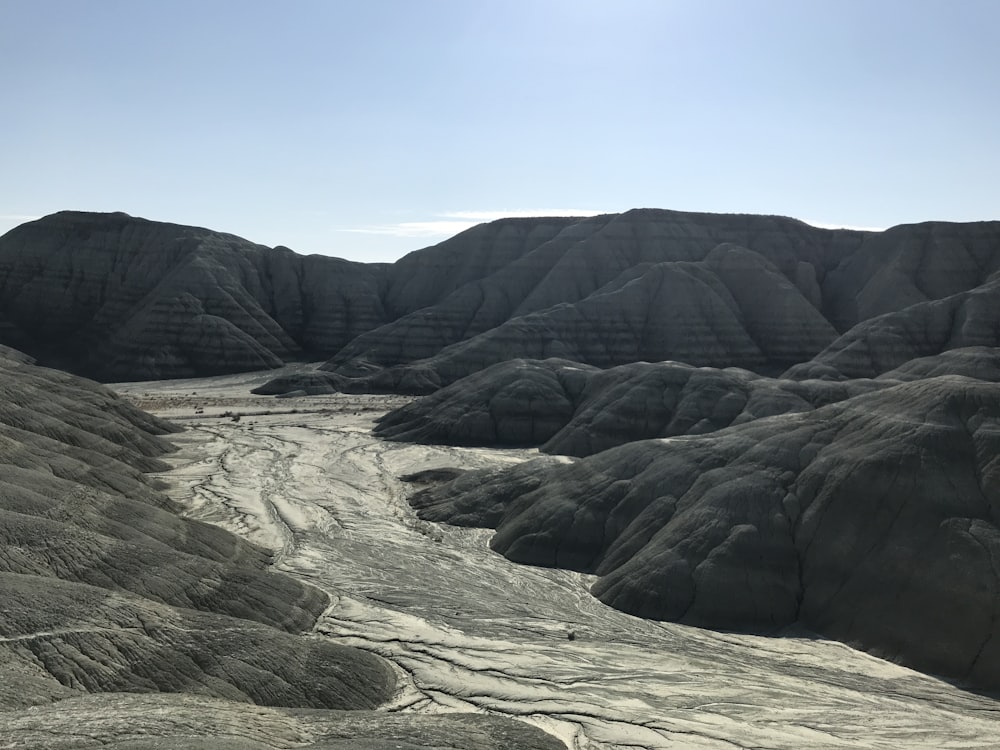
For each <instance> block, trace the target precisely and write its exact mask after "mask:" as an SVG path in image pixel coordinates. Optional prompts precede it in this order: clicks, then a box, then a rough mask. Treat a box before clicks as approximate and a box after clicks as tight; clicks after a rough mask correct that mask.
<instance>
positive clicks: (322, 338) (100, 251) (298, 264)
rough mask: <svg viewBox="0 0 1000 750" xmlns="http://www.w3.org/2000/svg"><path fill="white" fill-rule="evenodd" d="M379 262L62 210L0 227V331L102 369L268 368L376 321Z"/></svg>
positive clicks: (10, 339) (136, 373) (97, 372)
mask: <svg viewBox="0 0 1000 750" xmlns="http://www.w3.org/2000/svg"><path fill="white" fill-rule="evenodd" d="M383 268H384V267H383V266H366V265H364V264H360V263H349V262H347V261H342V260H338V259H335V258H326V257H321V256H309V257H303V256H299V255H296V254H295V253H293V252H292V251H290V250H288V249H287V248H275V249H274V250H271V249H269V248H265V247H262V246H260V245H254V244H252V243H250V242H247V241H246V240H243V239H240V238H239V237H235V236H233V235H227V234H221V233H218V232H212V231H209V230H207V229H200V228H197V227H184V226H178V225H175V224H164V223H160V222H151V221H146V220H144V219H135V218H132V217H130V216H127V215H125V214H85V213H77V212H63V213H59V214H54V215H52V216H48V217H45V218H43V219H39V220H38V221H34V222H30V223H28V224H23V225H21V226H20V227H17V228H15V229H13V230H11V231H10V232H8V233H7V234H5V235H4V236H3V237H0V336H2V337H3V338H2V340H3V341H5V342H6V343H8V344H12V345H15V346H19V347H20V348H23V349H26V350H27V351H29V353H31V354H34V355H35V356H37V357H39V358H40V359H41V360H42V361H43V362H45V363H47V364H54V365H57V366H63V367H66V368H67V369H72V370H75V371H78V372H83V373H86V374H88V375H92V376H95V377H98V378H100V379H105V380H139V379H147V378H148V379H154V378H163V377H187V376H197V375H209V374H217V373H223V372H239V371H242V370H259V369H266V368H269V367H277V366H280V365H281V364H282V362H283V361H286V360H288V359H291V358H295V357H299V356H302V355H303V354H309V355H312V356H317V355H322V354H324V353H331V352H335V351H336V350H337V349H339V348H340V347H341V346H343V345H344V344H346V343H347V342H348V341H350V340H351V339H352V338H354V337H355V336H357V335H358V334H359V333H360V332H362V331H364V330H367V329H369V328H372V327H374V326H375V325H378V324H380V323H383V322H385V315H384V313H383V311H382V308H381V284H382V275H383V274H382V271H383Z"/></svg>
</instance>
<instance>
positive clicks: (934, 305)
mask: <svg viewBox="0 0 1000 750" xmlns="http://www.w3.org/2000/svg"><path fill="white" fill-rule="evenodd" d="M567 236H570V237H571V238H572V239H573V240H575V241H574V242H573V243H571V244H567V243H566V242H565V240H566V237H567ZM998 265H1000V223H997V222H981V223H974V224H946V223H938V222H929V223H926V224H919V225H909V226H901V227H895V228H893V229H892V230H889V231H887V232H884V233H867V234H862V233H856V232H842V231H838V232H829V231H824V230H814V229H813V228H811V227H808V226H806V225H804V224H801V223H800V222H795V221H793V220H789V219H781V218H778V217H760V216H718V215H706V214H681V213H676V212H668V211H654V210H642V211H630V212H627V213H625V214H621V215H617V216H611V217H597V218H595V219H591V220H588V221H587V222H586V223H581V224H579V225H574V226H573V227H571V228H567V229H566V230H564V231H563V233H562V234H561V235H560V236H559V237H557V238H556V239H555V240H553V241H551V242H549V243H546V244H544V245H542V246H541V247H539V248H538V249H537V250H535V251H534V252H533V253H530V254H528V255H526V256H524V257H522V258H520V259H519V260H518V261H516V262H513V263H511V264H510V266H508V267H507V268H505V269H504V270H503V271H502V272H499V273H496V274H494V275H492V276H489V277H487V278H485V279H482V280H480V281H476V282H474V283H470V284H466V285H465V286H463V287H460V288H459V289H458V290H456V292H454V293H452V294H451V295H449V296H448V297H447V298H445V299H444V300H442V301H441V302H440V303H438V304H435V305H432V306H429V307H427V308H424V309H421V310H418V311H416V312H414V313H412V314H410V315H405V316H402V317H400V318H399V319H397V320H395V321H393V322H391V323H388V324H386V325H383V326H381V327H379V328H376V329H374V330H372V331H370V332H368V333H366V334H364V335H362V336H359V337H358V338H357V339H356V340H354V341H352V342H351V343H350V344H349V345H348V346H346V347H344V348H343V349H342V350H341V351H340V352H338V353H337V355H336V356H334V357H333V358H332V359H331V360H330V361H328V362H327V363H326V364H324V365H323V366H322V368H321V370H325V371H329V372H330V375H329V376H326V377H325V378H324V376H323V375H321V374H318V375H315V376H313V377H312V378H311V379H310V380H308V382H306V381H300V382H299V383H297V384H295V383H275V384H272V386H270V388H271V390H272V391H274V392H280V391H281V390H286V391H287V390H289V389H304V390H306V391H307V392H308V390H309V389H310V388H315V389H318V390H322V389H323V388H324V387H325V388H327V389H328V390H348V391H351V390H353V391H366V390H367V391H399V392H406V393H415V394H424V393H430V392H432V391H434V390H436V389H437V388H440V387H442V386H444V385H447V384H449V383H451V382H454V381H455V380H458V379H460V378H462V377H464V376H466V375H469V374H471V373H473V372H476V371H478V370H480V369H482V368H484V367H487V366H489V365H492V364H495V363H497V362H502V361H504V360H506V359H511V358H516V357H531V358H546V357H559V358H565V359H572V360H576V361H579V362H583V363H587V364H592V365H597V366H600V367H609V366H614V365H618V364H623V363H626V362H634V361H642V360H646V361H658V360H664V359H672V360H679V361H684V362H687V363H690V364H694V365H702V366H704V365H709V366H717V367H724V366H738V367H744V368H749V369H752V370H755V371H758V372H764V373H770V374H777V373H778V372H780V371H781V370H783V369H785V368H786V367H788V366H789V364H791V363H798V364H797V365H793V367H794V368H797V369H793V370H791V371H790V373H789V375H790V376H791V377H796V378H799V379H801V378H806V377H816V376H822V377H827V378H829V377H836V378H839V379H843V378H845V377H874V376H875V375H878V374H880V373H881V372H884V371H885V370H887V369H892V368H893V367H896V366H898V365H900V364H902V363H903V362H905V361H907V360H909V359H912V358H914V357H919V356H926V355H931V354H936V353H939V352H941V351H947V350H949V349H952V348H956V347H969V346H996V345H998V344H1000V339H998V338H997V334H996V331H997V330H1000V329H998V328H997V326H995V325H993V319H992V315H993V313H992V311H993V310H995V309H996V306H990V305H989V304H988V300H989V299H991V298H992V294H993V292H992V284H993V280H992V278H993V274H994V272H995V271H996V269H997V267H998ZM545 268H548V269H549V270H548V271H547V272H546V271H545V270H544V269H545ZM953 298H955V299H953ZM924 307H927V308H929V309H931V310H937V311H938V312H937V313H935V314H932V315H928V314H927V313H925V312H922V309H923V308H924ZM959 308H960V309H959ZM949 315H950V318H949V321H957V322H955V324H954V330H949V329H942V325H944V324H943V323H942V322H941V320H940V319H941V318H942V317H947V316H949ZM878 316H896V318H898V319H899V320H901V321H903V322H902V323H894V324H893V326H894V328H900V327H902V328H903V329H904V330H903V332H902V333H894V334H893V337H894V340H893V341H888V342H885V341H883V340H884V339H886V338H887V337H886V336H885V335H882V328H883V327H884V326H883V325H882V324H880V323H878V322H876V321H881V320H882V318H880V317H878ZM896 318H894V320H895V319H896ZM869 328H873V329H875V330H876V331H877V333H876V334H875V335H871V334H869V333H867V331H868V330H869ZM838 331H841V332H843V331H846V333H844V334H843V335H842V336H840V337H837V332H838ZM857 338H862V339H865V340H867V339H869V338H876V339H877V341H874V342H873V343H872V345H871V348H872V349H873V350H876V351H878V352H881V344H882V343H887V344H888V345H889V348H888V349H887V351H886V353H885V354H884V355H883V354H875V355H871V356H867V357H866V355H864V354H863V353H862V354H861V355H860V356H859V355H858V354H857V353H856V350H857V349H858V348H859V345H858V344H857V343H855V340H856V339H857ZM896 339H898V340H896ZM824 342H825V343H824ZM819 349H823V352H822V353H819ZM842 349H843V350H847V352H846V354H845V358H843V359H844V362H845V363H846V364H843V365H842V364H841V360H840V359H837V360H836V361H832V359H834V358H836V355H837V352H839V351H840V350H842ZM814 354H816V359H815V361H814V362H810V363H809V364H806V365H803V364H801V363H802V362H805V361H808V360H810V359H811V358H812V357H813V355H814ZM872 357H875V358H876V359H877V360H878V365H877V366H876V365H873V363H872V361H871V359H872ZM879 358H881V359H879ZM858 359H862V360H863V361H861V362H856V361H855V360H858ZM882 360H884V361H882ZM882 365H884V366H882Z"/></svg>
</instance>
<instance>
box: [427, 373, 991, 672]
mask: <svg viewBox="0 0 1000 750" xmlns="http://www.w3.org/2000/svg"><path fill="white" fill-rule="evenodd" d="M998 436H1000V394H998V392H997V388H996V386H995V385H994V384H991V383H983V382H981V381H975V380H970V379H967V378H961V377H955V376H948V377H941V378H933V379H929V380H921V381H916V382H913V383H907V384H901V385H896V386H894V387H890V388H885V389H882V390H878V391H874V392H872V393H868V394H865V395H860V396H857V397H855V398H851V399H848V400H846V401H842V402H840V403H836V404H831V405H828V406H824V407H822V408H819V409H815V410H813V411H809V412H805V413H797V414H786V415H780V416H775V417H771V418H765V419H757V420H754V421H751V422H748V423H746V424H742V425H736V426H732V427H729V428H727V429H723V430H720V431H717V432H714V433H711V434H708V435H703V436H688V437H683V438H671V439H666V440H647V441H640V442H634V443H629V444H627V445H624V446H621V447H618V448H613V449H611V450H607V451H604V452H602V453H599V454H597V455H594V456H591V457H589V458H586V459H582V460H579V461H577V462H575V463H571V464H568V465H567V464H558V463H557V464H553V463H551V460H542V461H539V462H530V463H527V464H522V465H520V466H518V467H516V468H513V469H507V470H501V471H496V472H492V473H487V474H482V473H476V472H473V473H469V474H465V475H462V476H460V477H459V478H458V479H455V480H454V481H452V482H449V483H446V484H443V485H441V486H438V487H433V488H428V489H425V490H423V491H421V492H419V493H417V494H416V495H415V496H413V498H412V499H411V503H412V504H413V505H414V506H415V507H417V508H418V509H419V515H420V516H421V517H422V518H424V519H427V520H434V521H446V522H450V523H460V524H465V525H482V526H490V527H494V528H496V529H497V533H496V535H495V536H494V538H493V540H492V542H491V546H492V547H493V549H495V550H496V551H498V552H500V553H502V554H504V555H505V556H507V557H508V558H510V559H511V560H514V561H517V562H523V563H528V564H532V565H544V566H554V567H563V568H569V569H573V570H579V571H584V572H588V573H594V574H596V575H597V576H598V580H597V582H596V583H595V584H594V587H593V593H594V594H595V595H596V596H597V597H599V598H600V599H601V600H602V601H604V602H606V603H607V604H609V605H611V606H614V607H617V608H619V609H622V610H625V611H627V612H630V613H633V614H636V615H638V616H641V617H648V618H655V619H665V620H675V621H679V622H684V623H689V624H692V625H699V626H704V627H712V628H731V629H741V630H754V631H765V632H775V631H779V630H780V629H781V628H783V627H785V626H788V625H791V624H793V623H799V624H802V625H805V626H806V627H808V628H811V629H813V630H815V631H817V632H819V633H821V634H823V635H825V636H827V637H831V638H835V639H839V640H842V641H845V642H847V643H850V644H853V645H856V646H859V647H862V648H865V649H868V650H870V651H873V652H875V653H877V654H879V655H882V656H885V657H887V658H891V659H895V660H900V661H903V662H905V663H907V664H909V665H911V666H915V667H917V668H918V669H922V670H926V671H930V672H935V673H939V674H944V675H949V676H952V677H956V678H959V679H962V680H965V681H968V682H969V683H971V684H975V685H978V686H982V687H989V688H996V687H998V686H1000V649H998V648H996V644H998V643H1000V632H998V627H1000V625H998V623H1000V618H998V614H1000V611H998V610H1000V568H998V566H997V563H996V561H997V560H1000V528H998V518H997V514H996V509H997V508H998V507H1000V494H998V488H1000V474H998V471H1000V463H998V461H997V458H996V457H997V456H998V455H1000V437H998Z"/></svg>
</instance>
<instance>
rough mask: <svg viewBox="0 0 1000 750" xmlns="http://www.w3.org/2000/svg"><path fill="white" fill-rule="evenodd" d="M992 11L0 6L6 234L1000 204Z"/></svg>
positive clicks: (791, 4) (593, 5)
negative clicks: (87, 219)
mask: <svg viewBox="0 0 1000 750" xmlns="http://www.w3.org/2000/svg"><path fill="white" fill-rule="evenodd" d="M998 30H1000V0H947V1H945V0H941V1H931V0H863V1H855V0H684V1H683V2H681V1H680V0H605V1H603V2H598V1H597V0H351V1H348V0H288V1H287V2H278V0H268V1H267V2H264V1H263V0H231V1H229V0H197V1H193V2H189V1H188V0H0V96H2V101H3V106H2V109H0V231H6V230H7V229H9V228H10V227H12V226H15V225H17V224H19V223H21V222H22V221H26V220H29V219H32V218H35V217H37V216H41V215H43V214H47V213H51V212H53V211H57V210H61V209H80V210H93V211H125V212H127V213H130V214H133V215H136V216H144V217H146V218H150V219H158V220H164V221H174V222H178V223H183V224H196V225H200V226H208V227H211V228H213V229H218V230H221V231H227V232H232V233H235V234H239V235H241V236H244V237H246V238H248V239H251V240H254V241H256V242H261V243H263V244H267V245H276V244H284V245H288V246H289V247H291V248H293V249H295V250H297V251H298V252H302V253H313V252H321V253H327V254H331V255H339V256H341V257H346V258H352V259H356V260H392V259H395V258H397V257H399V256H400V255H402V254H404V253H405V252H408V251H410V250H414V249H417V248H420V247H424V246H426V245H430V244H434V243H435V242H438V241H440V240H441V239H444V238H445V237H447V236H450V235H452V234H454V233H456V232H457V231H459V230H461V229H463V228H465V227H467V226H469V225H471V224H474V223H477V222H478V221H481V220H489V219H492V218H496V217H498V216H501V215H526V214H528V215H530V214H532V213H545V214H571V213H578V214H586V213H604V212H613V211H615V212H616V211H623V210H626V209H629V208H635V207H657V208H673V209H682V210H697V211H720V212H728V211H735V212H751V213H776V214H783V215H788V216H795V217H797V218H801V219H804V220H807V221H810V222H813V223H819V224H829V225H847V226H862V227H886V226H890V225H893V224H898V223H904V222H912V221H923V220H927V219H943V220H953V221H969V220H979V219H1000V37H998V36H997V35H998Z"/></svg>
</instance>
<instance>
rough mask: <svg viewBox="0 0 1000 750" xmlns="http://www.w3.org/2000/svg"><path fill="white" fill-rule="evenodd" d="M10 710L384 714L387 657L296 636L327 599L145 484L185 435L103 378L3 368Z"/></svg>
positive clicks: (1, 530) (3, 563) (1, 549)
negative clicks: (130, 702)
mask: <svg viewBox="0 0 1000 750" xmlns="http://www.w3.org/2000/svg"><path fill="white" fill-rule="evenodd" d="M0 373H2V375H3V385H2V386H0V388H2V391H3V398H2V399H0V466H2V468H3V471H2V477H0V592H2V595H0V598H2V600H3V602H4V605H3V609H2V611H0V633H2V635H0V673H2V674H3V679H2V680H0V684H2V686H3V687H2V688H0V705H3V706H4V707H5V708H14V707H19V706H27V705H35V704H39V703H46V702H48V701H51V700H54V699H59V698H64V697H67V696H71V695H78V694H80V693H88V692H119V691H142V692H148V691H150V690H154V691H164V692H192V693H198V694H201V695H206V696H216V697H220V698H227V699H229V700H236V701H250V702H256V703H262V704H270V705H289V706H309V707H315V708H321V707H325V708H373V707H375V706H376V705H378V704H379V703H381V702H383V701H384V700H386V699H387V698H388V697H389V696H390V695H391V693H392V689H393V685H394V678H393V677H392V673H391V671H390V670H389V668H388V667H387V666H386V665H384V664H383V663H382V662H381V661H380V660H379V659H377V658H375V657H372V656H370V655H368V654H366V653H362V652H358V651H355V650H353V649H349V648H344V647H341V646H337V645H335V644H333V643H330V642H326V641H318V640H310V639H304V638H302V637H300V636H296V635H294V634H295V633H298V632H299V631H302V630H306V629H310V628H311V627H312V625H313V623H314V622H315V620H316V618H317V617H318V616H319V614H321V613H322V612H323V610H324V609H325V608H326V606H327V604H328V597H327V596H326V594H324V593H323V592H321V591H319V590H318V589H314V588H311V587H308V586H304V585H302V584H300V583H298V582H296V581H294V580H292V579H290V578H287V577H285V576H281V575H277V574H274V573H271V572H269V571H268V570H267V567H268V565H269V563H270V560H269V557H268V556H267V554H265V553H264V552H263V551H262V550H260V549H258V548H256V547H254V546H252V545H250V544H247V543H246V542H244V541H242V540H241V539H239V538H238V537H235V536H233V535H232V534H230V533H228V532H226V531H223V530H222V529H219V528H216V527H214V526H210V525H207V524H204V523H200V522H197V521H193V520H190V519H186V518H183V517H181V516H179V515H178V514H177V512H176V508H174V507H173V505H172V504H171V502H170V501H169V500H168V499H167V498H166V497H164V496H163V495H161V494H160V493H159V492H158V491H157V490H156V488H155V487H154V486H153V484H152V483H151V482H150V481H149V480H148V479H147V478H146V476H145V473H144V472H147V471H153V470H163V469H165V468H167V467H166V465H165V464H164V463H162V462H161V461H160V460H159V458H158V456H160V455H162V454H163V453H165V452H167V451H169V450H170V446H169V444H168V443H166V442H164V440H163V439H162V437H161V436H162V435H165V434H168V433H169V432H171V431H173V429H174V428H173V427H172V426H171V425H169V424H167V423H165V422H162V421H160V420H158V419H156V418H154V417H151V416H150V415H148V414H145V413H144V412H141V411H139V410H138V409H135V408H133V407H131V406H130V405H128V404H127V403H125V402H124V401H122V400H121V399H119V398H118V397H116V396H115V395H114V394H113V393H112V392H111V391H108V390H106V389H105V388H103V387H101V386H98V385H97V384H96V383H92V382H89V381H85V380H81V379H80V378H76V377H74V376H71V375H67V374H65V373H62V372H58V371H55V370H46V369H43V368H39V367H35V366H33V365H31V364H28V363H26V362H25V361H24V360H23V358H22V357H16V356H15V357H6V356H3V357H0Z"/></svg>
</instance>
